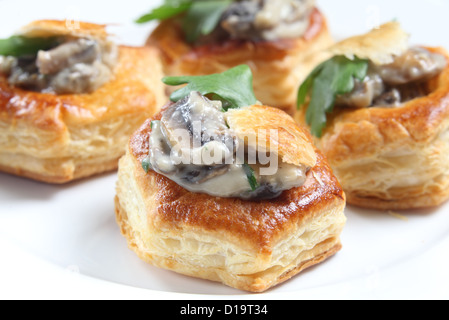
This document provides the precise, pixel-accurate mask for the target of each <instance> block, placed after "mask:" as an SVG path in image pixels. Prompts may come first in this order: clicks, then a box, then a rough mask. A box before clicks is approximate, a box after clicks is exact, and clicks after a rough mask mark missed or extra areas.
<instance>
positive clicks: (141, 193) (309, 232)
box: [116, 66, 346, 292]
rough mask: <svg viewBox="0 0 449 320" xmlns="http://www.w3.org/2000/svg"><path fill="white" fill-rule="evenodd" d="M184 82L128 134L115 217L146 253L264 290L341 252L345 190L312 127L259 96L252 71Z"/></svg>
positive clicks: (189, 271) (159, 261)
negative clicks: (317, 144) (156, 111)
mask: <svg viewBox="0 0 449 320" xmlns="http://www.w3.org/2000/svg"><path fill="white" fill-rule="evenodd" d="M164 82H165V83H170V84H180V83H187V86H186V87H184V88H183V89H181V90H179V91H176V92H175V93H174V94H173V95H172V97H171V98H172V100H173V102H171V103H170V104H168V105H166V106H165V107H164V108H163V109H162V111H161V112H160V113H159V114H158V115H157V116H155V117H154V118H151V119H150V120H148V121H147V122H146V123H145V124H144V125H143V126H142V127H141V128H140V129H139V130H138V131H137V132H136V133H135V134H134V135H133V136H132V138H131V139H130V143H129V146H128V150H127V153H126V155H125V156H124V157H123V158H122V159H121V160H120V165H119V175H118V183H117V197H116V214H117V221H118V224H119V225H120V227H121V231H122V233H123V235H124V236H125V237H126V239H127V241H128V244H129V247H130V248H131V249H132V250H133V251H135V252H136V253H137V255H138V256H139V257H140V258H141V259H143V260H144V261H146V262H148V263H150V264H152V265H154V266H157V267H160V268H164V269H168V270H172V271H175V272H177V273H180V274H184V275H188V276H192V277H197V278H202V279H207V280H212V281H217V282H221V283H224V284H226V285H228V286H231V287H234V288H238V289H241V290H247V291H251V292H262V291H265V290H268V289H269V288H271V287H273V286H275V285H277V284H280V283H282V282H284V281H286V280H288V279H290V278H291V277H293V276H295V275H296V274H298V273H299V272H301V271H303V270H304V269H306V268H309V267H311V266H313V265H315V264H317V263H320V262H322V261H324V260H326V259H327V258H329V257H331V256H333V255H334V254H335V253H336V252H338V251H339V250H340V249H341V243H340V234H341V232H342V230H343V227H344V225H345V223H346V218H345V216H344V208H345V203H346V202H345V195H344V192H343V190H342V188H341V186H340V184H339V183H338V181H337V179H336V178H335V177H334V175H333V174H332V171H331V169H330V167H329V166H328V164H327V162H326V160H325V158H324V157H323V155H322V154H321V153H320V152H319V151H318V150H317V149H316V148H315V147H314V146H313V144H312V139H311V136H310V134H309V133H308V132H307V130H305V129H303V128H301V127H299V126H298V125H297V124H296V123H295V121H294V120H293V118H291V117H290V116H289V115H287V114H286V113H285V112H283V111H281V110H279V109H277V108H271V107H267V106H263V105H261V104H260V103H258V102H257V100H256V98H255V96H254V93H253V92H252V87H251V71H250V69H249V67H248V66H239V67H236V68H235V69H231V70H229V71H227V72H225V73H223V74H218V75H210V76H205V77H202V76H199V77H179V78H166V79H165V80H164Z"/></svg>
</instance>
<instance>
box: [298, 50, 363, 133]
mask: <svg viewBox="0 0 449 320" xmlns="http://www.w3.org/2000/svg"><path fill="white" fill-rule="evenodd" d="M368 65H369V61H368V60H361V59H358V58H355V59H354V60H350V59H348V58H346V57H345V56H336V57H333V58H332V59H329V60H327V61H325V62H324V63H322V64H320V65H319V66H318V67H317V68H315V70H313V71H312V73H311V74H310V75H309V77H308V78H307V79H306V80H305V81H304V83H303V84H302V85H301V87H300V88H299V92H298V108H300V107H301V106H302V105H304V103H305V102H306V98H307V96H308V95H310V103H309V106H308V108H307V113H306V121H307V124H308V125H310V126H311V131H312V134H313V135H315V136H317V137H319V138H320V137H321V136H322V135H323V129H324V128H325V127H326V123H327V116H326V114H327V113H331V112H332V111H333V109H334V105H335V100H336V98H337V96H338V95H342V94H345V93H349V92H351V91H352V90H354V80H355V79H358V80H360V81H362V80H363V79H364V78H365V77H366V74H367V72H368Z"/></svg>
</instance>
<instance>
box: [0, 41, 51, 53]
mask: <svg viewBox="0 0 449 320" xmlns="http://www.w3.org/2000/svg"><path fill="white" fill-rule="evenodd" d="M57 44H58V38H57V37H49V38H27V37H23V36H12V37H10V38H8V39H0V56H13V57H20V56H26V55H36V54H37V53H38V52H39V51H40V50H48V49H51V48H52V47H54V46H55V45H57Z"/></svg>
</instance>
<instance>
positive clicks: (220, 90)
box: [162, 65, 257, 110]
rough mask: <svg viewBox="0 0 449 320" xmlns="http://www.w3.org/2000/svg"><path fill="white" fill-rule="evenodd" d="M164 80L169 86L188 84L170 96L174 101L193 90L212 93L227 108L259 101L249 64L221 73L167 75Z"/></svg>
mask: <svg viewBox="0 0 449 320" xmlns="http://www.w3.org/2000/svg"><path fill="white" fill-rule="evenodd" d="M162 81H163V82H164V83H165V84H167V85H169V86H179V85H183V84H187V86H185V87H183V88H181V89H179V90H177V91H175V92H174V93H173V94H172V95H171V96H170V99H171V100H172V101H173V102H178V101H179V100H181V99H183V98H184V97H186V96H188V95H189V94H190V93H191V92H192V91H198V92H200V93H201V94H202V95H204V96H207V95H212V96H213V97H214V99H219V100H222V101H223V102H224V104H223V105H224V106H223V107H224V108H225V110H227V109H229V108H241V107H246V106H251V105H254V104H256V103H257V99H256V96H255V94H254V89H253V74H252V72H251V69H250V68H249V67H248V66H247V65H241V66H238V67H235V68H232V69H229V70H227V71H225V72H223V73H219V74H212V75H208V76H181V77H165V78H164V79H162Z"/></svg>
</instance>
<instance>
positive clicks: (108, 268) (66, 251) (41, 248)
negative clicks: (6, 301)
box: [0, 0, 449, 299]
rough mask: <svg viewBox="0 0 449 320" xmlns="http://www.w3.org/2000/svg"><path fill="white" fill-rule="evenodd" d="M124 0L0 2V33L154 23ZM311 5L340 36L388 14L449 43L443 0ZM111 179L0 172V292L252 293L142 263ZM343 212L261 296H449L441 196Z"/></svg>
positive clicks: (140, 31)
mask: <svg viewBox="0 0 449 320" xmlns="http://www.w3.org/2000/svg"><path fill="white" fill-rule="evenodd" d="M123 3H124V2H118V1H87V0H82V1H80V0H78V1H76V2H75V1H73V2H72V1H51V0H45V1H42V0H40V1H31V0H29V1H25V0H11V1H10V0H0V25H1V28H0V37H6V36H8V35H10V34H11V33H12V32H13V31H15V30H17V29H18V28H19V27H20V26H22V25H24V24H26V23H27V22H29V21H31V20H35V19H41V18H57V19H74V20H78V19H79V20H87V21H92V22H100V23H111V22H113V23H117V26H115V27H114V28H113V31H114V32H115V33H116V34H117V36H118V39H119V41H120V42H122V43H126V44H130V45H139V44H142V43H143V42H144V40H145V38H146V36H147V35H148V33H149V32H150V30H151V29H152V28H153V26H154V25H153V24H150V25H145V26H136V25H135V24H133V22H132V21H133V19H135V18H136V17H138V16H139V15H140V14H142V13H145V11H146V10H148V9H149V8H151V7H152V6H154V5H155V4H157V3H159V1H148V0H147V1H143V0H128V1H126V5H125V4H123ZM319 4H320V7H321V8H322V9H323V11H324V12H325V13H326V14H327V16H328V18H329V21H330V25H331V28H332V30H333V33H334V34H335V36H336V37H338V38H341V37H346V36H350V35H353V34H357V33H362V32H365V31H367V30H368V29H370V28H371V27H372V26H374V25H376V24H379V23H381V22H384V21H389V20H392V19H397V20H399V21H400V22H401V23H403V25H404V27H405V28H406V29H407V30H408V31H409V32H410V33H411V34H412V35H413V37H412V42H413V43H416V44H426V45H435V46H437V45H441V46H445V47H447V48H449V38H447V37H446V36H445V34H444V32H443V30H447V29H449V21H448V20H447V18H446V17H445V15H447V12H449V3H448V2H447V1H442V0H441V1H439V0H433V1H426V2H425V4H424V2H422V1H418V0H416V1H407V2H406V4H405V2H404V1H403V0H389V1H376V2H375V3H374V2H370V3H368V2H366V1H355V0H353V1H351V0H339V1H331V0H326V1H325V0H321V1H319ZM405 7H406V8H405ZM448 158H449V157H448ZM448 160H449V159H448ZM115 181H116V175H115V174H109V175H103V176H100V177H96V178H92V179H88V180H84V181H81V182H76V183H72V184H69V185H66V186H50V185H45V184H40V183H37V182H33V181H29V180H25V179H20V178H16V177H12V176H8V175H4V174H0V252H1V255H2V256H1V263H0V298H23V297H27V298H159V299H167V298H172V299H177V298H180V299H181V298H188V299H203V298H205V297H209V298H220V299H224V298H229V297H231V298H234V299H239V298H248V297H254V296H251V295H247V294H246V293H244V292H241V291H238V290H234V289H231V288H228V287H225V286H222V285H220V284H216V283H211V282H208V281H202V280H198V279H193V278H188V277H184V276H181V275H178V274H175V273H172V272H169V271H165V270H161V269H157V268H154V267H152V266H149V265H147V264H145V263H143V262H141V261H140V260H139V259H138V258H137V257H136V256H135V255H134V253H132V252H131V251H129V250H128V248H127V246H126V242H125V239H124V238H123V237H122V236H121V235H120V232H119V229H118V227H117V226H116V223H115V218H114V206H113V198H114V194H115V192H114V188H115ZM346 214H347V216H348V224H347V227H346V229H345V231H344V234H343V237H342V241H343V244H344V249H343V250H342V251H341V252H340V253H339V254H338V255H336V256H335V257H333V258H332V259H330V260H329V261H327V262H326V263H323V264H321V265H319V266H316V267H314V268H312V269H310V270H308V271H306V272H304V273H303V274H301V275H299V276H297V277H295V278H294V279H292V280H291V281H288V282H287V283H285V284H283V285H281V286H279V287H277V288H275V289H273V290H271V291H269V292H268V293H266V294H264V295H263V297H264V298H270V299H271V298H272V299H277V298H289V299H300V298H301V299H314V298H324V299H328V298H449V272H447V270H449V254H448V253H449V236H448V235H449V233H448V231H449V204H446V205H444V206H442V207H440V208H437V209H434V210H420V211H411V212H402V213H401V215H402V216H404V217H407V218H406V220H405V219H401V217H398V216H393V215H390V214H388V213H386V212H378V211H369V210H361V209H357V208H353V207H348V208H347V210H346ZM260 297H261V296H256V298H257V299H260Z"/></svg>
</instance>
